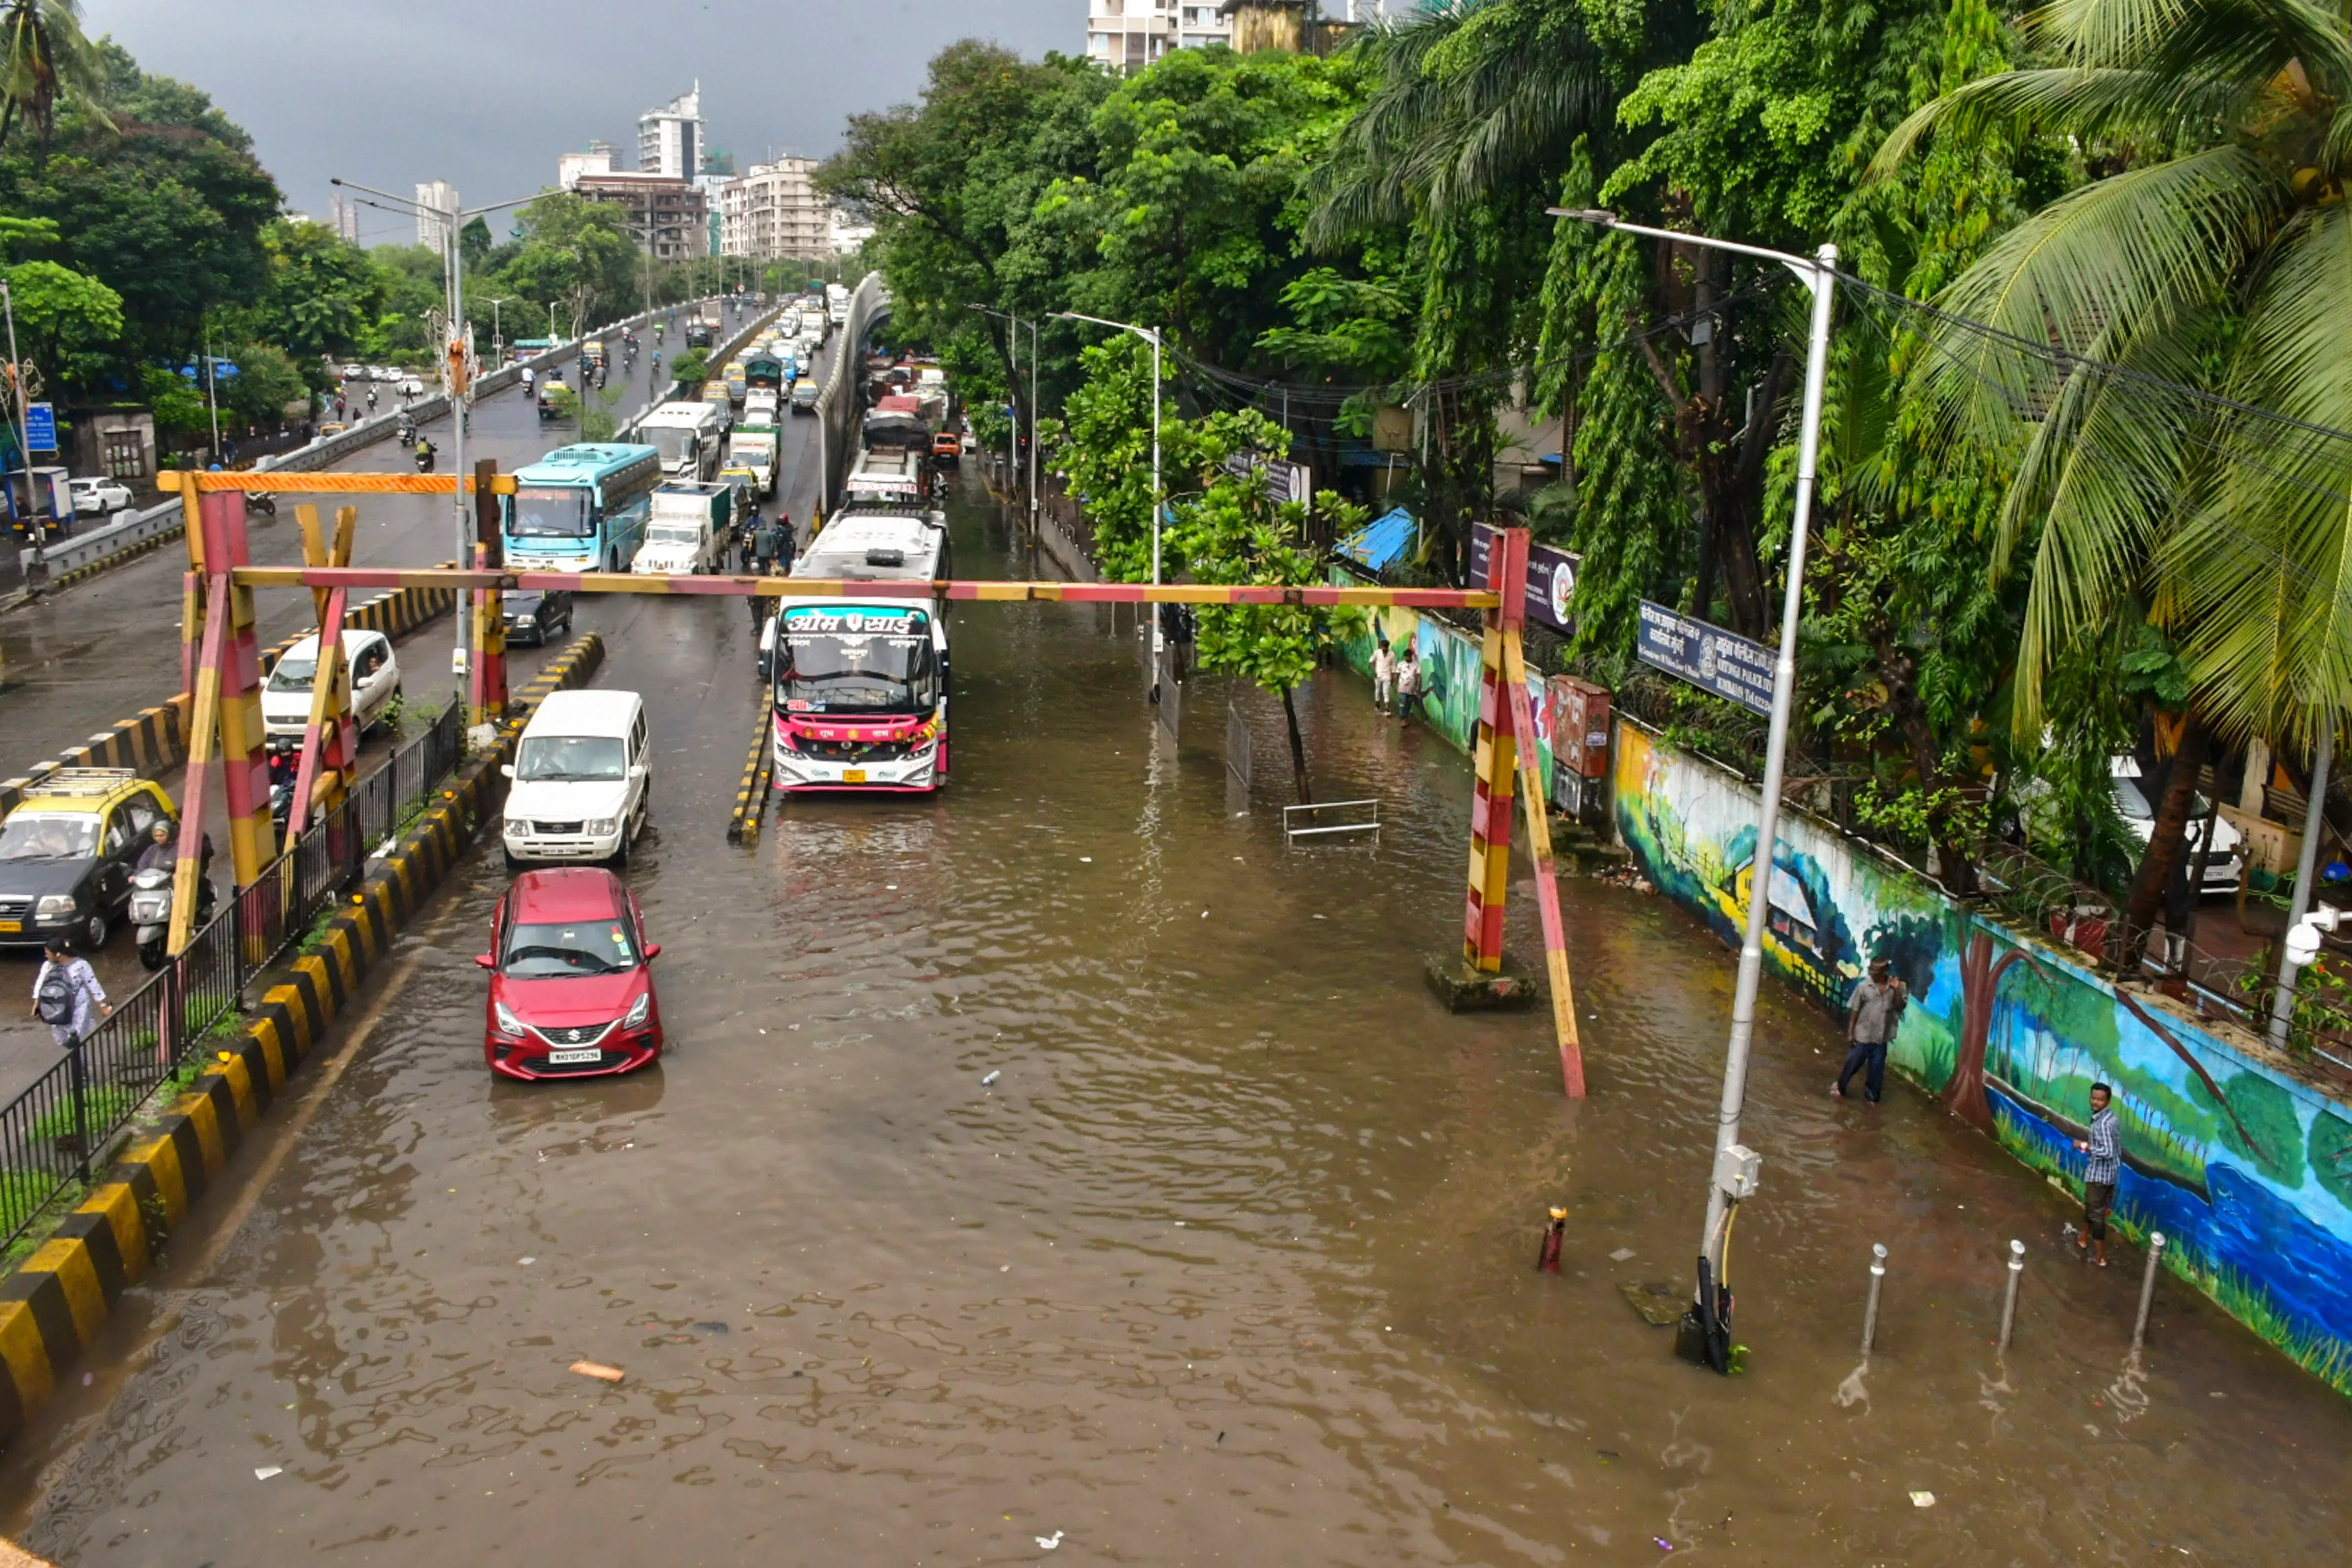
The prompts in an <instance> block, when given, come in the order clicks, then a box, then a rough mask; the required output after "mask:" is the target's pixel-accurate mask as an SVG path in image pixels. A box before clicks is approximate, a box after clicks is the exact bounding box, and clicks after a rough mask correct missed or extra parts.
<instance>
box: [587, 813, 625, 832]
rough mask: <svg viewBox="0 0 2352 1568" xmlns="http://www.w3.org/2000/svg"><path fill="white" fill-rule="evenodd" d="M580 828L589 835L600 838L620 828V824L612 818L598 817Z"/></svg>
mask: <svg viewBox="0 0 2352 1568" xmlns="http://www.w3.org/2000/svg"><path fill="white" fill-rule="evenodd" d="M582 826H583V828H585V829H586V831H587V832H588V833H590V834H591V835H593V836H594V837H604V835H605V834H607V833H610V832H612V831H613V830H614V829H615V828H617V827H618V826H620V823H619V822H618V821H617V820H615V819H614V818H613V817H609V816H599V817H596V818H593V820H591V821H589V822H586V823H583V824H582Z"/></svg>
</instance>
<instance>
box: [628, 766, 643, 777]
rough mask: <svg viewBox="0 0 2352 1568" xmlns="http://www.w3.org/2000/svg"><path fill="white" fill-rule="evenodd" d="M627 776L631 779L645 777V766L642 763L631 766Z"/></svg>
mask: <svg viewBox="0 0 2352 1568" xmlns="http://www.w3.org/2000/svg"><path fill="white" fill-rule="evenodd" d="M629 776H630V777H631V778H633V779H642V778H644V777H645V776H646V764H645V763H635V764H634V765H632V766H631V767H630V769H629Z"/></svg>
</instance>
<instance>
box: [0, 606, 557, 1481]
mask: <svg viewBox="0 0 2352 1568" xmlns="http://www.w3.org/2000/svg"><path fill="white" fill-rule="evenodd" d="M603 662H604V644H603V642H602V641H601V640H600V639H599V638H598V637H596V635H595V634H594V633H593V632H590V633H586V634H584V635H583V636H582V637H580V638H579V639H578V640H576V641H575V642H574V643H573V644H572V646H571V647H568V648H566V649H565V650H564V651H563V652H562V655H560V656H559V657H558V658H554V659H552V660H551V661H550V662H549V664H548V665H547V668H544V669H543V670H541V672H540V675H539V677H538V679H535V680H533V681H532V682H531V683H530V686H529V687H527V688H526V689H524V691H523V693H522V696H521V698H520V705H521V706H522V707H523V710H524V711H523V713H522V714H521V715H520V716H518V717H516V718H513V719H511V720H509V722H508V723H507V725H506V726H505V727H503V728H502V729H501V730H500V731H499V742H498V743H497V744H496V745H495V746H493V747H492V748H491V750H490V751H489V752H488V753H486V754H484V755H482V756H479V757H477V758H475V759H473V760H472V761H471V762H470V763H467V765H466V766H465V767H464V768H463V769H461V770H460V771H459V772H458V773H457V777H455V778H454V779H452V780H451V781H450V782H449V783H448V784H446V785H444V786H442V788H441V789H440V791H439V792H438V795H439V798H437V799H436V800H435V801H434V803H433V804H432V805H431V806H430V807H428V808H427V809H426V811H425V814H424V816H421V817H420V818H419V819H418V820H417V822H416V825H415V826H414V827H412V828H410V829H409V830H408V832H407V833H406V834H404V836H403V837H401V839H400V841H399V842H398V843H397V844H395V845H394V846H393V847H392V848H391V849H389V850H388V851H387V852H386V853H385V854H384V856H383V859H382V860H381V861H379V862H378V863H377V865H376V868H375V869H373V871H371V872H370V873H369V875H368V877H367V879H366V880H365V881H364V882H363V883H362V885H361V887H360V889H359V891H358V892H356V893H353V894H352V895H351V897H350V900H349V901H348V902H347V903H345V904H344V905H343V907H342V908H341V910H340V911H339V912H338V913H337V914H336V915H335V916H334V917H333V918H332V919H331V920H330V921H328V922H327V924H326V927H325V931H324V933H323V940H322V941H321V942H320V946H319V948H318V950H317V951H316V952H309V953H305V954H303V955H302V956H301V957H299V958H297V959H296V960H295V961H294V963H292V965H291V966H290V968H289V972H288V973H287V975H286V978H285V980H284V981H283V982H282V983H281V984H277V985H274V986H272V987H270V989H269V991H268V993H267V994H265V995H264V996H263V997H262V1000H261V1004H260V1005H259V1006H258V1007H257V1008H256V1009H255V1010H254V1011H253V1012H252V1013H251V1014H249V1015H247V1021H246V1022H245V1024H244V1026H243V1028H242V1029H241V1030H240V1031H239V1033H238V1034H237V1035H236V1036H235V1037H233V1038H232V1039H231V1040H229V1041H228V1042H227V1044H226V1046H225V1047H224V1048H221V1049H219V1050H217V1051H215V1053H214V1054H213V1057H212V1061H211V1066H210V1067H209V1068H206V1070H205V1073H204V1075H203V1076H202V1077H201V1078H199V1079H197V1080H196V1082H195V1084H194V1087H193V1088H191V1089H189V1090H188V1091H187V1092H186V1093H185V1094H184V1095H182V1096H181V1097H180V1098H179V1099H178V1100H174V1101H173V1103H172V1105H171V1106H170V1107H169V1108H168V1109H167V1110H164V1111H163V1114H162V1116H161V1117H160V1118H158V1119H157V1121H156V1122H155V1124H154V1125H153V1127H152V1129H151V1130H150V1131H148V1132H147V1133H146V1134H145V1135H144V1136H142V1137H139V1138H137V1139H135V1140H134V1141H133V1142H132V1143H131V1147H130V1149H129V1150H128V1152H125V1153H124V1155H123V1156H122V1158H121V1160H120V1161H118V1162H117V1163H115V1165H114V1167H113V1169H112V1170H110V1172H108V1173H107V1175H106V1177H105V1179H104V1180H102V1181H100V1182H99V1183H97V1184H95V1185H93V1186H92V1187H91V1188H90V1191H89V1195H88V1196H87V1197H85V1198H84V1199H83V1200H82V1202H81V1204H80V1205H79V1206H78V1207H77V1208H75V1209H74V1211H73V1212H72V1213H70V1214H68V1215H67V1216H66V1217H65V1219H64V1220H63V1221H62V1222H61V1223H60V1224H59V1225H58V1228H57V1230H56V1231H55V1233H53V1234H52V1235H51V1236H50V1237H49V1239H48V1240H47V1241H45V1242H43V1243H42V1244H41V1245H40V1247H38V1248H37V1249H36V1250H35V1251H34V1252H33V1254H32V1256H30V1257H29V1258H26V1259H25V1261H24V1262H23V1263H22V1264H21V1265H19V1266H18V1267H17V1268H16V1271H15V1272H14V1273H12V1274H10V1275H9V1276H8V1277H7V1278H6V1279H0V1446H5V1444H7V1443H10V1442H13V1441H14V1440H15V1439H16V1436H17V1434H18V1433H19V1432H21V1431H22V1430H23V1429H24V1426H25V1423H26V1420H27V1419H29V1418H30V1416H31V1415H32V1414H33V1412H35V1411H36V1410H37V1409H39V1408H40V1406H41V1405H43V1404H45V1403H46V1402H47V1400H48V1398H49V1396H50V1395H51V1394H54V1393H55V1392H56V1390H57V1387H58V1379H59V1378H60V1377H62V1376H63V1375H64V1374H65V1373H66V1372H67V1370H68V1368H69V1367H71V1366H72V1364H73V1363H75V1362H77V1361H79V1359H80V1358H81V1357H82V1355H84V1354H85V1353H86V1352H88V1351H89V1348H90V1346H91V1345H93V1344H94V1343H96V1342H97V1340H98V1337H99V1335H100V1332H101V1331H103V1330H104V1328H105V1326H106V1321H107V1318H108V1316H109V1315H110V1313H111V1312H112V1310H113V1308H114V1304H115V1302H116V1301H118V1300H121V1296H122V1293H123V1292H124V1291H125V1290H128V1289H131V1287H132V1286H134V1285H136V1284H138V1283H139V1282H140V1280H141V1279H144V1278H145V1277H146V1275H147V1273H148V1272H149V1270H150V1269H152V1268H153V1266H154V1263H155V1258H156V1255H157V1253H158V1252H159V1251H160V1249H161V1248H162V1247H163V1243H164V1241H165V1239H166V1238H167V1237H170V1235H171V1234H172V1232H173V1230H174V1229H175V1228H177V1226H179V1224H180V1222H181V1221H182V1220H183V1219H184V1217H185V1216H186V1215H187V1214H188V1213H189V1212H190V1210H191V1209H193V1208H194V1206H195V1205H196V1204H197V1203H198V1202H200V1201H201V1200H202V1199H203V1198H204V1197H205V1194H206V1193H208V1192H209V1191H211V1190H212V1189H213V1188H214V1187H215V1186H222V1185H225V1180H224V1179H225V1177H226V1175H227V1173H228V1167H229V1162H230V1160H231V1159H232V1158H233V1157H234V1156H235V1155H236V1151H237V1149H238V1147H239V1145H240V1144H242V1143H243V1142H244V1141H245V1139H246V1138H247V1136H248V1135H250V1134H251V1133H252V1131H254V1129H255V1128H256V1127H257V1126H258V1125H259V1123H260V1120H261V1118H262V1117H263V1116H265V1115H267V1114H268V1111H269V1109H270V1107H271V1105H272V1104H274V1103H275V1102H276V1100H278V1097H279V1096H280V1095H281V1094H283V1093H284V1092H285V1089H286V1085H287V1082H288V1080H289V1079H290V1078H291V1077H292V1076H293V1073H294V1069H295V1068H298V1067H299V1066H301V1064H302V1063H303V1061H304V1060H306V1059H307V1058H310V1056H312V1055H314V1054H315V1053H316V1052H317V1051H318V1050H319V1048H320V1047H321V1046H323V1045H324V1044H325V1043H326V1040H327V1037H328V1030H329V1029H330V1028H331V1027H332V1026H333V1024H334V1021H335V1018H336V1016H338V1015H339V1014H340V1013H341V1011H342V1009H343V1008H344V1007H345V1006H346V1005H349V1003H350V1001H351V999H352V997H353V996H354V995H356V994H358V992H359V989H360V987H361V985H362V983H364V982H365V980H366V979H367V976H368V975H369V973H371V972H373V970H374V969H375V967H376V966H377V965H378V964H380V963H382V962H383V959H384V956H385V955H386V954H387V953H388V952H391V950H392V945H393V941H394V937H395V936H396V935H397V934H398V933H399V931H400V930H401V928H402V927H403V926H404V925H405V924H407V922H408V921H410V920H412V919H414V918H415V915H416V913H417V911H418V910H421V909H422V908H423V907H424V905H425V901H426V900H428V899H430V898H431V897H432V896H433V894H434V892H435V891H436V889H438V888H439V887H440V884H441V882H442V879H444V878H446V876H447V875H448V872H449V869H450V868H451V867H452V866H454V865H456V864H457V859H458V858H459V857H460V856H461V855H463V854H464V853H465V851H466V848H467V846H468V844H470V843H471V841H472V839H473V837H474V836H475V835H476V834H477V833H478V832H479V831H480V830H481V828H482V827H483V826H485V825H486V824H488V823H489V822H491V821H493V820H495V818H496V816H497V811H498V805H499V800H500V798H501V795H502V792H503V788H504V785H505V783H506V780H505V777H504V775H503V774H501V773H499V765H500V764H501V763H504V762H505V761H506V760H507V758H508V757H509V756H510V755H511V754H512V752H513V745H514V740H515V737H516V736H517V735H518V734H519V733H520V731H521V729H522V725H523V722H524V720H525V719H526V718H527V717H528V712H529V709H530V708H531V707H535V706H536V705H537V704H538V702H539V701H540V700H542V699H543V698H545V697H546V696H547V695H548V694H549V693H550V692H552V691H556V690H560V689H563V688H564V687H567V686H577V685H581V684H583V683H584V682H585V681H586V680H587V679H588V678H589V677H590V676H591V675H593V673H594V672H595V670H596V668H598V667H599V666H600V665H601V664H602V663H603Z"/></svg>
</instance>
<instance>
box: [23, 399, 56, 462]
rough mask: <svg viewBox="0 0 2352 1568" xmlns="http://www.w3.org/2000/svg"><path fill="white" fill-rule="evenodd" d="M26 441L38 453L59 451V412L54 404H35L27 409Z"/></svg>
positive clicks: (29, 405) (28, 405) (27, 406)
mask: <svg viewBox="0 0 2352 1568" xmlns="http://www.w3.org/2000/svg"><path fill="white" fill-rule="evenodd" d="M25 431H26V437H25V439H26V443H27V444H28V445H30V446H31V447H32V448H33V450H34V451H36V452H54V451H56V450H57V449H58V411H57V407H56V405H53V404H47V403H33V404H27V405H26V407H25Z"/></svg>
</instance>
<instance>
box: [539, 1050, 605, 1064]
mask: <svg viewBox="0 0 2352 1568" xmlns="http://www.w3.org/2000/svg"><path fill="white" fill-rule="evenodd" d="M603 1060H604V1052H602V1051H550V1052H548V1053H547V1062H548V1065H549V1066H550V1067H559V1068H568V1067H578V1066H579V1065H580V1064H581V1063H583V1062H600V1061H603Z"/></svg>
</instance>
